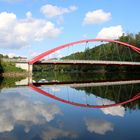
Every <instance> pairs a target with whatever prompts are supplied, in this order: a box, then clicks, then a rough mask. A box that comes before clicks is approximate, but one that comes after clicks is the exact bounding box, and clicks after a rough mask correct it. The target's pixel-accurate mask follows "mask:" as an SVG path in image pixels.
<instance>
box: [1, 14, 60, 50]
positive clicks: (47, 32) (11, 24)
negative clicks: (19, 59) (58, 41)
mask: <svg viewBox="0 0 140 140" xmlns="http://www.w3.org/2000/svg"><path fill="white" fill-rule="evenodd" d="M60 33H61V29H60V28H57V27H55V25H54V24H53V23H52V22H50V21H46V20H43V19H36V18H33V17H32V13H31V12H27V13H26V18H25V19H17V17H16V15H15V14H14V13H7V12H2V13H0V46H2V47H3V48H12V49H13V48H21V47H25V46H28V45H30V43H31V42H33V41H41V40H43V39H47V38H55V37H57V36H58V35H59V34H60Z"/></svg>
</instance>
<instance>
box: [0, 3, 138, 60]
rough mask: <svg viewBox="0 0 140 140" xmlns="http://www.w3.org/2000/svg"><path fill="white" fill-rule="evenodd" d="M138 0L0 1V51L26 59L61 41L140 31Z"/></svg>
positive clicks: (59, 43)
mask: <svg viewBox="0 0 140 140" xmlns="http://www.w3.org/2000/svg"><path fill="white" fill-rule="evenodd" d="M139 6H140V0H135V1H132V0H112V1H111V0H0V54H4V55H9V56H10V57H12V56H24V57H27V58H28V59H30V58H33V57H35V56H36V55H38V54H40V53H42V52H45V51H47V50H49V49H52V48H54V47H57V46H60V45H62V44H66V43H70V42H73V41H78V40H82V39H90V38H109V39H117V38H118V37H119V36H121V35H122V34H123V33H125V34H127V33H134V34H135V33H138V32H140V18H139V13H140V8H139Z"/></svg>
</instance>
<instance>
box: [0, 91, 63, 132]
mask: <svg viewBox="0 0 140 140" xmlns="http://www.w3.org/2000/svg"><path fill="white" fill-rule="evenodd" d="M11 99H12V100H11ZM27 108H28V109H27ZM50 108H51V109H50ZM60 113H61V111H60V109H59V107H58V106H56V105H55V104H52V103H47V102H43V101H39V100H33V99H31V98H28V97H27V96H24V95H23V94H20V93H15V92H10V93H8V92H7V93H6V94H2V96H1V98H0V132H6V131H12V130H13V129H14V128H15V126H16V125H17V124H19V125H22V126H23V127H24V128H25V132H29V130H30V127H31V126H32V125H40V124H44V123H46V122H50V121H51V120H53V119H54V118H55V116H56V115H57V114H60Z"/></svg>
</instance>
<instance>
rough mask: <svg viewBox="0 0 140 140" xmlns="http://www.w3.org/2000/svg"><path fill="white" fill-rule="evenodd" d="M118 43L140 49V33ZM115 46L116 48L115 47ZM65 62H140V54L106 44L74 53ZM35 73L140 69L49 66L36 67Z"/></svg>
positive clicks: (138, 69) (127, 36)
mask: <svg viewBox="0 0 140 140" xmlns="http://www.w3.org/2000/svg"><path fill="white" fill-rule="evenodd" d="M118 41H121V42H126V43H129V44H131V45H134V46H137V47H139V48H140V33H138V34H135V35H133V34H128V35H123V36H121V37H120V38H119V39H118ZM114 45H115V46H114ZM61 59H65V60H109V61H135V62H139V61H140V54H138V53H136V52H134V51H133V50H131V49H130V48H128V47H125V46H124V45H120V44H115V43H104V44H101V45H98V46H95V47H93V48H86V49H85V51H84V52H77V53H73V54H71V55H69V56H66V57H63V58H61ZM34 71H62V72H69V71H71V72H77V71H78V72H93V71H94V72H96V71H98V72H108V71H109V72H110V71H127V72H130V71H133V72H136V71H140V67H138V66H137V67H132V66H131V67H130V66H120V67H118V66H95V65H82V66H80V65H57V66H55V65H47V66H46V67H45V66H41V65H40V66H38V65H35V66H34Z"/></svg>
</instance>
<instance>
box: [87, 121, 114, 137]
mask: <svg viewBox="0 0 140 140" xmlns="http://www.w3.org/2000/svg"><path fill="white" fill-rule="evenodd" d="M85 124H86V126H87V130H88V131H89V132H90V133H93V132H94V133H96V134H101V135H104V134H105V133H107V132H108V131H113V128H114V126H113V124H112V123H111V122H108V121H104V120H99V119H93V118H92V119H86V120H85Z"/></svg>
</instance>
